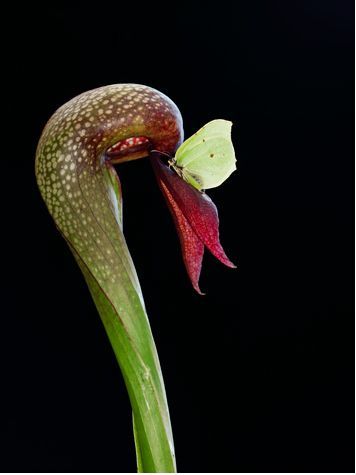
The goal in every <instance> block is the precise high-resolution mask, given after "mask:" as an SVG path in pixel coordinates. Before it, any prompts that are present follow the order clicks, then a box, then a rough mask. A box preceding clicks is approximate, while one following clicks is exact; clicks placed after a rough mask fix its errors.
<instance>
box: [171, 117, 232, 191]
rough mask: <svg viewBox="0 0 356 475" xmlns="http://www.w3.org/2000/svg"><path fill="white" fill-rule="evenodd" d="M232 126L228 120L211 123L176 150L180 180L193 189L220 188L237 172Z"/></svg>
mask: <svg viewBox="0 0 356 475" xmlns="http://www.w3.org/2000/svg"><path fill="white" fill-rule="evenodd" d="M231 126H232V123H231V122H229V121H227V120H222V119H218V120H213V121H211V122H209V123H208V124H206V125H204V126H203V127H202V128H201V129H200V130H198V132H196V133H195V134H194V135H193V136H192V137H190V138H189V139H187V140H186V141H185V142H184V143H183V144H182V145H181V146H180V147H179V148H178V150H177V152H176V156H175V160H176V165H177V166H178V167H180V168H181V170H182V176H183V178H184V179H185V180H186V181H187V182H188V183H190V184H191V185H192V186H194V187H195V188H197V189H199V190H201V189H207V188H214V187H216V186H219V185H221V183H223V182H224V181H225V180H226V179H227V178H228V177H229V176H230V175H231V173H232V172H233V171H234V170H236V165H235V162H236V159H235V151H234V147H233V145H232V142H231Z"/></svg>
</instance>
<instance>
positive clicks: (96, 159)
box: [36, 84, 234, 473]
mask: <svg viewBox="0 0 356 475" xmlns="http://www.w3.org/2000/svg"><path fill="white" fill-rule="evenodd" d="M215 125H216V124H215ZM182 140H183V127H182V118H181V114H180V112H179V109H178V108H177V106H176V105H175V104H174V103H173V102H172V101H171V100H170V99H169V98H168V97H166V96H165V95H164V94H162V93H160V92H159V91H156V90H154V89H152V88H149V87H147V86H143V85H137V84H116V85H111V86H104V87H101V88H98V89H94V90H92V91H87V92H85V93H83V94H81V95H79V96H77V97H75V98H73V99H72V100H70V101H69V102H67V103H66V104H64V105H63V106H62V107H60V108H59V109H58V110H57V111H56V112H55V113H54V114H53V115H52V117H51V118H50V120H49V121H48V123H47V125H46V127H45V129H44V130H43V132H42V135H41V138H40V140H39V143H38V147H37V152H36V178H37V183H38V186H39V189H40V192H41V195H42V197H43V199H44V201H45V203H46V205H47V208H48V210H49V212H50V214H51V215H52V217H53V219H54V221H55V224H56V226H57V228H58V230H59V231H60V232H61V234H62V235H63V237H64V238H65V240H66V242H67V243H68V245H69V247H70V249H71V251H72V253H73V255H74V257H75V259H76V261H77V263H78V265H79V267H80V269H81V271H82V273H83V275H84V278H85V280H86V282H87V284H88V287H89V290H90V293H91V295H92V297H93V299H94V302H95V304H96V306H97V309H98V312H99V315H100V317H101V319H102V322H103V325H104V327H105V329H106V332H107V334H108V337H109V340H110V342H111V345H112V347H113V350H114V353H115V356H116V359H117V361H118V363H119V366H120V368H121V372H122V374H123V377H124V379H125V383H126V386H127V390H128V394H129V398H130V402H131V406H132V413H133V429H134V440H135V446H136V458H137V469H138V471H139V472H150V473H152V472H159V473H163V472H164V473H166V472H175V471H176V461H175V454H174V442H173V434H172V429H171V424H170V416H169V410H168V404H167V398H166V393H165V387H164V383H163V377H162V372H161V368H160V364H159V359H158V355H157V350H156V346H155V343H154V340H153V336H152V332H151V328H150V325H149V321H148V317H147V314H146V308H145V304H144V299H143V295H142V291H141V287H140V283H139V280H138V277H137V274H136V270H135V267H134V264H133V261H132V258H131V255H130V252H129V249H128V247H127V243H126V240H125V237H124V234H123V223H122V194H121V186H120V181H119V179H118V176H117V174H116V171H115V169H114V166H113V165H114V164H119V163H122V162H125V161H129V160H136V159H139V158H142V157H147V156H148V155H151V161H152V164H153V168H154V170H155V173H156V176H157V179H158V183H159V186H160V187H161V189H162V191H163V193H164V195H165V197H166V200H167V203H168V206H169V208H170V211H171V213H172V215H173V218H174V220H175V223H176V226H177V229H178V234H179V237H180V240H181V244H182V251H183V258H184V262H185V265H186V268H187V271H188V274H189V277H190V279H191V281H192V284H193V287H194V288H195V289H196V290H197V291H198V292H199V293H201V292H200V289H199V285H198V281H199V275H200V270H201V264H202V258H203V252H204V247H206V248H208V249H209V250H210V251H211V252H212V253H213V254H214V255H215V256H216V257H217V258H218V259H219V260H220V261H221V262H223V263H224V264H226V265H227V266H229V267H234V266H233V264H232V263H231V262H230V261H229V259H228V258H227V257H226V255H225V253H224V251H223V249H222V247H221V245H220V242H219V232H218V225H219V223H218V215H217V211H216V208H215V205H214V204H213V202H212V201H211V200H210V198H209V197H208V196H207V195H206V194H205V193H201V192H200V191H198V190H197V189H195V188H194V184H196V186H199V184H203V182H204V180H203V178H204V177H202V176H201V175H199V174H198V175H199V176H198V175H195V174H194V170H192V169H191V170H188V169H186V170H185V172H184V170H183V168H184V167H183V164H182V163H181V162H179V163H178V162H174V163H173V168H174V169H175V171H173V170H170V169H169V167H167V165H165V164H164V163H162V162H161V160H160V154H168V155H169V156H170V157H172V154H173V153H174V152H175V151H176V153H177V152H178V150H179V149H178V150H177V147H179V146H180V144H181V143H182ZM188 140H189V139H188ZM204 140H205V139H204ZM204 140H203V142H204ZM220 145H221V144H220ZM153 149H157V150H159V151H160V153H158V154H157V153H155V152H152V150H153ZM219 150H220V152H219V153H221V157H222V159H223V162H224V157H225V158H228V150H227V149H226V150H225V149H224V145H222V148H220V149H219ZM224 150H225V151H224ZM225 152H226V156H224V153H225ZM210 157H212V159H213V158H214V154H213V153H212V154H211V155H210ZM172 160H174V159H173V158H172ZM209 163H210V166H211V167H212V168H214V167H216V163H217V162H216V160H214V161H211V162H209ZM225 163H227V162H225ZM190 168H191V167H190ZM230 168H231V167H230V165H229V163H227V168H226V173H225V172H224V173H223V172H222V171H221V170H220V173H218V174H219V177H218V180H217V181H215V184H214V186H217V182H219V183H220V182H221V180H222V179H224V176H226V175H227V174H229V173H230V172H231V169H230ZM189 171H190V172H191V175H190V179H191V180H192V185H191V184H188V183H186V182H185V181H184V178H187V177H188V175H187V173H188V172H189ZM218 172H219V170H218ZM184 173H186V174H184ZM180 175H181V176H180ZM213 175H214V174H212V176H213ZM188 178H189V177H188ZM188 178H187V179H188ZM194 180H195V181H194ZM210 185H211V183H210V184H209V186H210Z"/></svg>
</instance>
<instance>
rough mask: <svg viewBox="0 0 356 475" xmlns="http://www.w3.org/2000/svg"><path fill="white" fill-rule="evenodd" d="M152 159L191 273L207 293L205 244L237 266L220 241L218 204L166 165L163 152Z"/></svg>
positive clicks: (155, 154) (222, 260)
mask: <svg viewBox="0 0 356 475" xmlns="http://www.w3.org/2000/svg"><path fill="white" fill-rule="evenodd" d="M151 163H152V166H153V170H154V172H155V176H156V178H157V182H158V185H159V187H160V189H161V190H162V193H163V195H164V197H165V199H166V202H167V205H168V208H169V210H170V212H171V214H172V217H173V220H174V224H175V226H176V229H177V232H178V235H179V239H180V243H181V249H182V255H183V260H184V264H185V267H186V269H187V273H188V276H189V278H190V280H191V282H192V285H193V287H194V289H195V290H196V291H197V292H198V293H199V294H201V295H203V293H202V292H201V290H200V288H199V277H200V272H201V267H202V261H203V255H204V248H207V249H208V250H209V251H210V252H211V253H212V254H213V255H214V256H215V257H216V258H217V259H219V261H220V262H222V263H223V264H225V265H226V266H227V267H232V268H234V267H236V266H235V265H234V264H233V263H232V262H231V261H230V260H229V259H228V257H227V256H226V254H225V252H224V249H223V248H222V246H221V244H220V240H219V217H218V211H217V208H216V206H215V204H214V203H213V201H212V200H211V199H210V198H209V196H208V195H207V194H206V193H202V192H200V191H198V190H197V189H195V188H193V186H191V185H190V184H188V183H186V182H185V181H184V180H183V179H182V178H180V177H179V176H178V175H177V174H176V173H175V172H174V171H172V170H171V168H170V167H169V166H167V165H165V164H164V163H163V162H162V160H161V157H160V154H159V152H152V153H151Z"/></svg>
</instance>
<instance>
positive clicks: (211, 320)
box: [0, 0, 354, 472]
mask: <svg viewBox="0 0 356 475" xmlns="http://www.w3.org/2000/svg"><path fill="white" fill-rule="evenodd" d="M3 13H5V14H4V15H3V20H4V29H5V30H3V33H4V31H6V32H7V33H5V38H4V42H3V47H4V49H5V51H4V55H3V60H2V61H3V66H4V67H3V68H2V76H3V79H4V80H5V86H4V87H3V90H2V95H1V96H2V105H3V107H2V109H3V112H4V114H5V121H4V122H5V127H4V123H3V127H2V129H3V130H2V132H3V133H2V139H1V142H2V148H3V153H4V155H3V156H2V163H5V167H3V169H2V180H1V190H2V191H3V192H4V199H3V204H4V207H3V223H4V224H3V232H2V235H3V239H4V245H3V247H2V253H3V259H2V260H3V276H4V277H5V286H3V287H2V288H3V291H4V294H3V297H2V302H1V310H2V311H1V313H2V316H1V320H0V324H1V334H0V339H1V345H0V352H1V355H0V356H1V359H0V369H1V396H0V402H1V406H0V408H1V409H0V421H1V423H0V434H1V440H0V442H1V445H0V450H1V456H0V470H1V471H77V472H78V471H79V472H80V471H135V468H136V467H135V457H134V445H133V438H132V433H131V414H130V407H129V402H128V398H127V396H126V391H125V387H124V385H123V382H122V380H121V375H120V373H119V370H118V367H117V365H116V362H115V359H114V356H113V354H112V351H111V348H110V345H109V343H108V341H107V339H106V335H105V333H104V330H103V328H102V325H101V322H100V319H99V317H98V315H97V311H96V309H95V307H94V305H93V303H92V301H91V299H90V296H89V292H88V290H87V288H86V286H85V283H84V281H83V278H82V276H81V274H80V271H79V270H78V269H77V267H76V264H75V262H74V260H73V258H72V256H71V254H70V252H69V250H68V249H67V246H66V244H65V242H64V241H63V240H62V238H61V237H60V235H59V234H58V232H57V231H56V229H55V227H54V225H53V223H52V220H51V219H50V216H49V214H48V212H47V210H46V208H45V205H44V203H43V202H42V200H41V198H40V195H39V192H38V190H37V187H36V183H35V177H34V155H35V147H36V143H37V140H38V138H39V136H40V133H41V130H42V128H43V126H44V125H45V122H46V120H47V119H48V118H49V116H50V115H51V114H52V113H53V112H54V110H55V109H56V108H57V107H59V106H60V105H61V104H62V103H64V102H66V101H67V100H69V99H70V98H72V97H73V96H75V95H76V94H78V93H80V92H83V91H85V90H87V89H91V88H94V87H97V86H101V85H105V84H111V83H120V82H136V83H142V84H147V85H150V86H153V87H155V88H157V89H159V90H161V91H162V92H164V93H165V94H167V95H168V96H169V97H171V98H172V99H173V100H174V101H175V102H176V104H177V105H178V106H179V108H180V110H181V112H182V115H183V118H184V125H185V131H186V136H189V135H191V134H192V133H193V132H195V131H196V130H197V129H198V128H199V127H200V126H201V125H202V124H204V123H206V122H208V121H209V120H211V119H214V118H219V117H221V118H227V119H230V120H232V121H233V122H234V124H235V125H234V129H233V139H234V143H235V145H236V151H237V155H238V168H239V171H238V173H235V174H234V175H232V176H231V177H230V179H229V180H228V181H227V182H226V183H225V184H224V185H223V186H222V187H221V188H218V189H214V190H211V191H210V192H209V195H210V196H211V197H212V198H213V200H214V201H215V203H216V204H217V206H218V209H219V213H220V221H221V226H220V232H221V240H222V243H223V245H224V247H225V249H226V251H227V254H228V255H229V257H230V258H231V259H232V260H233V261H235V262H236V263H237V264H238V269H237V270H230V269H227V268H224V266H222V265H221V264H220V263H218V262H217V261H215V260H214V259H213V258H212V257H211V256H210V255H206V257H205V259H204V268H203V273H202V277H201V287H202V289H203V290H204V291H206V292H207V295H206V296H205V297H200V296H198V295H196V294H195V293H194V291H193V290H192V288H191V287H190V284H189V282H188V279H187V277H186V275H185V270H184V267H183V263H182V259H181V256H180V250H179V244H178V238H177V236H176V233H175V229H174V226H173V223H172V222H171V217H170V215H169V212H168V209H167V208H166V205H165V203H164V201H163V197H162V196H161V194H160V191H159V189H158V187H157V186H156V183H155V180H154V177H153V173H152V170H151V169H150V165H149V163H148V162H147V160H139V161H137V162H133V163H128V164H125V165H121V167H122V168H120V170H119V174H120V178H121V180H122V186H123V193H124V225H125V235H126V237H127V241H128V243H129V247H130V250H131V252H132V256H133V259H134V262H135V264H136V267H137V271H138V274H139V277H140V281H141V284H142V288H143V293H144V295H145V300H146V305H147V310H148V314H149V317H150V321H151V324H152V328H153V333H154V336H155V340H156V343H157V346H158V351H159V355H160V359H161V364H162V368H163V373H164V377H165V382H166V389H167V393H168V399H169V404H170V409H171V419H172V425H173V430H174V436H175V444H176V455H177V462H178V469H179V471H181V472H187V471H192V472H200V471H206V472H214V471H226V472H238V471H244V472H270V471H273V472H278V471H282V472H294V471H297V472H298V471H300V472H303V471H307V472H320V471H322V472H335V471H338V472H339V471H341V472H346V471H349V472H351V471H353V470H354V455H353V447H354V433H353V430H354V409H353V407H354V406H353V398H354V371H353V370H354V365H353V351H354V343H353V342H354V338H353V335H354V323H353V322H354V320H353V286H354V278H353V262H354V252H353V238H354V230H353V224H354V214H353V191H354V188H353V176H354V158H353V146H354V143H353V127H354V121H353V103H354V94H353V79H354V73H353V66H354V62H353V54H354V48H353V17H354V12H353V2H351V1H340V0H339V1H336V0H335V1H332V0H323V1H322V0H298V1H282V0H280V1H268V2H267V1H265V2H263V1H260V2H258V1H241V0H238V1H235V2H227V1H225V2H222V1H217V2H200V1H197V2H194V3H193V2H191V4H188V3H187V4H186V5H185V4H183V3H179V2H174V3H173V2H172V3H171V2H166V4H165V5H164V6H158V5H154V4H153V3H152V2H146V3H145V4H144V5H142V4H138V3H136V2H133V1H132V2H120V1H117V2H113V3H112V4H110V3H108V2H105V1H101V2H96V3H92V4H91V3H88V2H76V3H74V2H73V3H72V4H71V5H69V4H66V3H63V2H53V1H51V2H47V4H43V5H40V4H31V3H30V2H29V4H27V6H24V5H21V4H17V3H12V4H11V5H8V6H7V11H6V12H3Z"/></svg>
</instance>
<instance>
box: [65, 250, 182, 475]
mask: <svg viewBox="0 0 356 475" xmlns="http://www.w3.org/2000/svg"><path fill="white" fill-rule="evenodd" d="M73 253H74V255H75V257H76V259H77V262H78V264H79V267H80V268H81V270H82V272H83V274H84V277H85V280H86V282H87V284H88V287H89V289H90V292H91V295H92V297H93V299H94V302H95V305H96V307H97V309H98V311H99V314H100V317H101V320H102V322H103V324H104V327H105V330H106V332H107V335H108V337H109V340H110V342H111V345H112V347H113V350H114V353H115V356H116V359H117V361H118V363H119V366H120V368H121V372H122V374H123V377H124V380H125V383H126V387H127V390H128V393H129V397H130V402H131V406H132V411H133V428H134V438H135V445H136V456H137V469H138V472H175V471H176V464H175V456H174V444H173V436H172V430H171V425H170V418H169V411H168V404H167V399H166V394H165V389H164V384H163V378H162V373H161V368H160V364H159V360H158V356H157V351H156V347H155V344H154V341H153V337H152V333H151V328H150V325H149V321H148V318H147V315H146V312H145V309H144V308H143V306H142V305H140V306H138V307H137V311H136V313H135V315H133V316H132V317H133V318H135V319H136V320H137V321H138V322H139V323H138V325H139V326H140V327H141V338H140V341H137V340H134V339H133V338H132V337H131V335H130V333H129V332H128V331H127V329H126V328H125V326H124V324H123V322H122V321H120V318H119V316H118V312H117V311H116V310H115V308H114V306H113V305H112V303H111V302H110V301H109V299H108V298H107V297H106V296H105V295H104V293H103V292H102V290H101V289H100V288H99V286H98V284H97V282H96V280H95V279H93V277H92V275H91V274H90V272H89V271H88V269H87V267H86V266H85V265H84V264H83V262H82V261H81V259H80V257H79V256H78V255H77V254H76V252H75V251H74V250H73ZM135 303H136V304H137V301H136V302H135Z"/></svg>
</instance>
